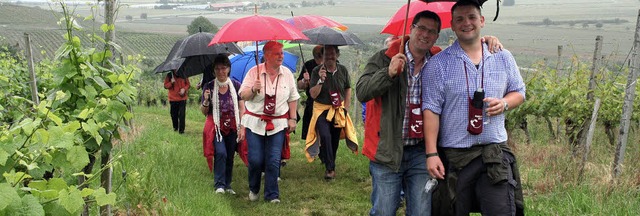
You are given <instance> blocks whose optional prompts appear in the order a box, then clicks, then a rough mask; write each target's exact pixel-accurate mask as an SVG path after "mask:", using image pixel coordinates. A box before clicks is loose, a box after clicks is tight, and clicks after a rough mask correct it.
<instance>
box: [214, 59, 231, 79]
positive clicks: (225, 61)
mask: <svg viewBox="0 0 640 216" xmlns="http://www.w3.org/2000/svg"><path fill="white" fill-rule="evenodd" d="M216 65H224V66H227V67H229V68H231V61H229V57H227V55H225V54H219V55H216V57H215V58H214V59H213V64H212V65H211V66H213V68H214V70H215V68H216ZM213 74H214V75H215V71H213ZM229 74H231V69H229V72H228V73H227V76H228V75H229Z"/></svg>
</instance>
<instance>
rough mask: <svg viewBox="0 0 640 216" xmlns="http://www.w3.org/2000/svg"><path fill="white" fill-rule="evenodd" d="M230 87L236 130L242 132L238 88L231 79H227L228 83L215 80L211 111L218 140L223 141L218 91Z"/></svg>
mask: <svg viewBox="0 0 640 216" xmlns="http://www.w3.org/2000/svg"><path fill="white" fill-rule="evenodd" d="M224 86H228V87H229V90H228V91H229V93H230V94H231V99H232V101H231V102H232V103H233V114H234V117H235V118H236V130H240V114H239V111H238V93H237V92H236V88H235V87H234V86H233V85H232V82H231V78H227V81H225V82H220V81H218V79H214V83H213V95H212V96H211V103H210V104H211V109H212V112H213V123H214V124H215V125H216V128H215V131H216V140H217V141H222V133H220V100H219V98H218V92H219V91H218V89H219V88H220V87H224Z"/></svg>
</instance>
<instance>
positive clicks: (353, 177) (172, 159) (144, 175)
mask: <svg viewBox="0 0 640 216" xmlns="http://www.w3.org/2000/svg"><path fill="white" fill-rule="evenodd" d="M134 112H135V114H136V117H135V120H134V125H135V126H136V128H137V129H136V131H135V132H134V133H132V135H131V136H130V137H129V138H126V140H127V141H125V142H123V143H122V144H120V145H118V146H117V147H116V148H115V149H114V150H115V152H114V154H115V155H122V156H123V157H122V160H121V163H120V164H121V165H119V166H116V168H115V170H116V171H115V173H120V171H121V170H122V169H124V170H126V172H127V173H128V176H129V177H128V178H127V183H126V188H125V187H123V188H121V189H119V190H117V191H115V192H116V193H118V195H119V197H120V198H119V199H120V204H119V205H118V209H119V211H121V212H123V211H126V210H127V209H126V206H130V207H131V210H134V211H136V212H145V211H146V212H151V211H159V212H161V213H163V214H169V215H173V214H178V215H285V214H291V213H293V214H295V215H364V214H366V213H367V211H368V210H369V208H370V206H369V194H370V191H371V180H370V177H369V173H368V159H367V158H366V157H364V156H362V155H353V154H352V153H351V152H349V151H348V150H347V149H346V148H343V147H341V148H340V149H339V151H338V158H337V162H336V163H337V168H336V169H337V174H338V175H337V179H336V180H334V181H332V182H326V181H325V180H324V179H323V175H324V168H323V166H322V165H321V164H320V163H319V161H316V162H314V163H308V162H307V161H306V159H305V158H304V155H303V152H302V151H303V144H302V143H301V141H300V139H299V133H297V134H294V135H293V137H294V138H293V139H292V146H291V154H292V159H291V160H289V162H288V163H287V166H285V167H284V168H283V169H282V174H281V177H282V179H283V180H282V181H280V198H281V200H282V203H280V204H279V205H273V204H270V203H266V202H264V201H263V200H262V195H261V199H260V201H259V202H249V200H248V196H247V194H248V192H249V190H248V183H247V168H246V167H245V165H244V163H242V161H241V160H240V159H239V158H238V157H236V159H235V164H234V173H233V174H234V176H233V183H232V186H233V188H234V190H235V191H236V192H237V193H238V194H237V195H235V196H232V195H216V194H214V188H213V174H212V173H210V172H209V170H208V168H207V165H206V161H205V159H204V157H203V156H202V138H201V137H202V135H201V134H202V127H203V123H204V117H203V116H202V115H201V114H200V113H199V111H198V110H196V107H195V105H190V106H189V107H188V110H187V127H186V130H185V134H183V135H179V134H178V133H175V132H174V131H172V127H171V121H170V117H169V113H168V108H167V107H164V108H163V107H159V108H155V107H152V108H143V107H137V108H135V109H134ZM118 181H121V180H120V178H119V177H117V178H116V179H114V182H118ZM263 183H264V182H263ZM114 184H116V183H114ZM145 191H146V192H145ZM149 191H151V192H152V193H150V192H149ZM261 192H262V191H261ZM144 193H147V194H146V195H145V194H144ZM163 197H164V198H166V200H167V202H166V203H165V202H163V201H162V198H163ZM139 203H142V205H143V206H142V207H143V208H142V209H139V208H138V207H136V206H137V205H138V204H139Z"/></svg>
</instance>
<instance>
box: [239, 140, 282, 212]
mask: <svg viewBox="0 0 640 216" xmlns="http://www.w3.org/2000/svg"><path fill="white" fill-rule="evenodd" d="M285 133H286V129H284V130H282V131H280V132H278V133H276V134H273V135H271V136H263V135H258V134H255V133H253V132H252V131H251V130H250V129H249V128H247V129H246V139H247V145H248V148H249V155H248V160H249V190H251V192H253V193H255V194H258V193H259V192H260V180H261V176H262V171H264V199H265V200H267V201H269V200H273V199H279V197H280V192H279V190H278V176H280V159H281V158H282V146H283V144H284V139H285Z"/></svg>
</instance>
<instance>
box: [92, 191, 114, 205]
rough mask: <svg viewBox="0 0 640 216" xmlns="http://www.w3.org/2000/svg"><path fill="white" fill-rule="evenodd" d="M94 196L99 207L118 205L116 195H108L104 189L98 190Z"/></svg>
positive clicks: (112, 193)
mask: <svg viewBox="0 0 640 216" xmlns="http://www.w3.org/2000/svg"><path fill="white" fill-rule="evenodd" d="M93 196H94V197H95V198H96V203H97V204H98V205H99V206H104V205H113V204H116V194H115V193H114V192H111V193H109V194H107V193H106V191H105V189H104V188H98V190H96V191H95V192H93Z"/></svg>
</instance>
